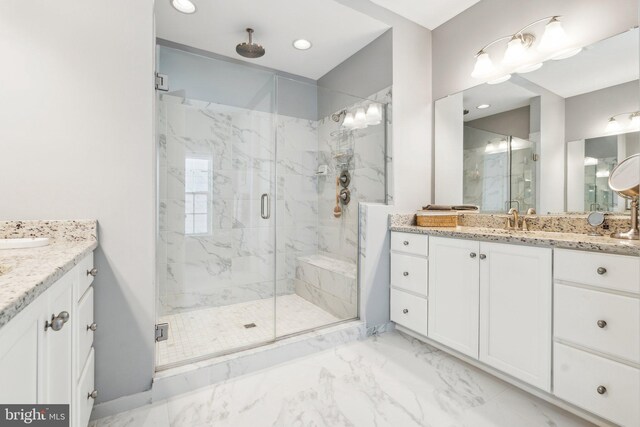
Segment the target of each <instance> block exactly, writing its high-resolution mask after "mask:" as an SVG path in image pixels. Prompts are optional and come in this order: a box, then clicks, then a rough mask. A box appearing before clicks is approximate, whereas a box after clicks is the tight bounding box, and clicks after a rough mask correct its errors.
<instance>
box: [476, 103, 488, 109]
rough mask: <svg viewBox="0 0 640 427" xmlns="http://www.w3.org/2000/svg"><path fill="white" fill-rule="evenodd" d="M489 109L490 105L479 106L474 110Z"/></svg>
mask: <svg viewBox="0 0 640 427" xmlns="http://www.w3.org/2000/svg"><path fill="white" fill-rule="evenodd" d="M489 107H491V104H480V105H478V106H477V107H476V108H477V109H478V110H484V109H485V108H489Z"/></svg>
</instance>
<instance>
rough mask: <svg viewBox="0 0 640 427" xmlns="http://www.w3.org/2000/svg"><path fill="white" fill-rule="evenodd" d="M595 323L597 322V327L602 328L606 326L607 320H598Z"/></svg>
mask: <svg viewBox="0 0 640 427" xmlns="http://www.w3.org/2000/svg"><path fill="white" fill-rule="evenodd" d="M597 324H598V328H601V329H602V328H604V327H605V326H607V321H606V320H598V322H597Z"/></svg>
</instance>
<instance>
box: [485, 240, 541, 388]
mask: <svg viewBox="0 0 640 427" xmlns="http://www.w3.org/2000/svg"><path fill="white" fill-rule="evenodd" d="M480 253H481V255H480V257H481V258H483V259H481V260H480V360H481V361H483V362H485V363H487V364H488V365H491V366H493V367H494V368H496V369H499V370H501V371H503V372H505V373H507V374H509V375H511V376H513V377H515V378H518V379H520V380H522V381H525V382H527V383H529V384H532V385H534V386H536V387H539V388H541V389H543V390H546V391H550V387H551V340H552V336H551V283H552V277H551V274H552V272H551V249H548V248H533V247H527V246H517V245H504V244H498V243H481V244H480Z"/></svg>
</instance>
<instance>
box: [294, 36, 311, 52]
mask: <svg viewBox="0 0 640 427" xmlns="http://www.w3.org/2000/svg"><path fill="white" fill-rule="evenodd" d="M293 47H295V48H296V49H298V50H307V49H311V42H310V41H309V40H305V39H298V40H294V41H293Z"/></svg>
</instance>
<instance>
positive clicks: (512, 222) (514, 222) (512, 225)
mask: <svg viewBox="0 0 640 427" xmlns="http://www.w3.org/2000/svg"><path fill="white" fill-rule="evenodd" d="M508 213H509V215H511V216H512V218H508V219H507V228H509V229H511V230H517V229H518V225H519V224H520V215H519V214H518V209H516V208H511V209H509V212H508Z"/></svg>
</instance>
